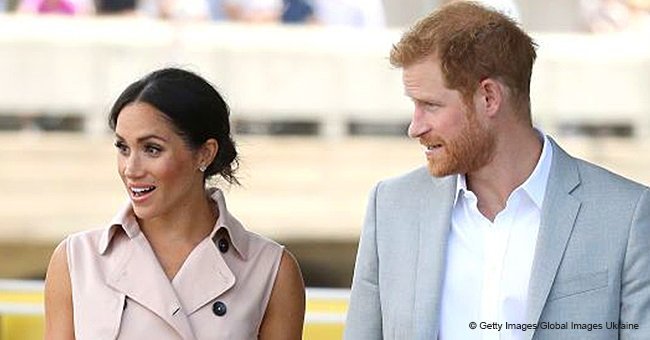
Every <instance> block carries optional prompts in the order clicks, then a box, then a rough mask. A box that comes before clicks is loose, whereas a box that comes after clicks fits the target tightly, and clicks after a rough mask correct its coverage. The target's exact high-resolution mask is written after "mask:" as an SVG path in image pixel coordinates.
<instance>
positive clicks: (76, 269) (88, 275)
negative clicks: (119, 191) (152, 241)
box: [66, 189, 283, 340]
mask: <svg viewBox="0 0 650 340" xmlns="http://www.w3.org/2000/svg"><path fill="white" fill-rule="evenodd" d="M211 197H212V199H213V200H214V201H215V202H216V205H217V207H218V209H219V218H218V220H217V223H216V225H215V227H214V229H213V231H212V233H211V235H210V236H209V237H207V238H206V239H204V240H203V241H202V242H201V243H200V244H198V245H197V246H196V248H194V250H193V251H192V252H191V253H190V255H189V256H188V257H187V259H186V260H185V262H184V263H183V265H182V267H181V268H180V270H179V271H178V273H177V274H176V276H175V277H174V279H173V280H172V281H171V282H170V280H169V279H168V278H167V276H166V275H165V273H164V271H163V269H162V267H161V265H160V264H159V262H158V260H157V258H156V256H155V254H154V252H153V250H152V248H151V246H150V245H149V242H148V241H147V239H146V238H145V236H144V234H143V233H142V232H141V231H140V228H139V226H138V224H137V222H136V219H135V216H134V214H133V210H132V208H131V205H130V204H128V205H127V206H126V207H125V208H124V210H123V211H121V212H120V213H119V214H117V216H116V217H115V218H114V219H113V221H112V222H111V224H110V225H109V226H108V228H105V229H103V230H94V231H87V232H82V233H78V234H74V235H71V236H70V237H69V238H68V239H67V241H66V242H67V245H66V246H67V252H68V266H69V270H70V277H71V282H72V300H73V308H74V309H73V313H74V327H75V337H76V340H104V339H106V340H108V339H111V340H113V339H120V340H122V339H128V340H130V339H133V340H166V339H187V340H190V339H196V340H203V339H215V340H217V339H224V340H225V339H228V340H238V339H256V338H257V336H258V332H259V327H260V323H261V321H262V318H263V317H264V312H265V310H266V306H267V304H268V301H269V297H270V295H271V290H272V288H273V284H274V282H275V277H276V274H277V271H278V267H279V264H280V259H281V257H282V252H283V247H282V246H280V245H278V244H277V243H275V242H273V241H271V240H269V239H266V238H264V237H262V236H259V235H257V234H254V233H251V232H248V231H246V230H245V229H244V228H243V227H242V225H241V223H240V222H239V221H237V219H235V217H233V216H232V215H231V214H230V213H229V212H228V210H227V209H226V203H225V200H224V197H223V194H222V192H221V191H220V190H216V189H214V190H213V191H212V192H211Z"/></svg>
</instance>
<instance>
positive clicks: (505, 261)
mask: <svg viewBox="0 0 650 340" xmlns="http://www.w3.org/2000/svg"><path fill="white" fill-rule="evenodd" d="M539 134H540V139H543V147H542V154H541V156H540V158H539V160H538V162H537V165H536V166H535V169H534V170H533V172H532V173H531V174H530V176H529V177H528V178H527V179H526V181H525V182H524V183H523V184H521V185H520V186H519V187H517V188H516V189H515V190H513V191H512V193H511V194H510V196H509V197H508V200H507V201H506V206H505V208H504V209H503V210H502V211H501V212H499V213H498V214H497V215H496V217H495V218H494V222H491V221H490V220H488V219H487V218H486V217H485V216H483V215H482V214H481V212H480V211H479V210H478V207H477V198H476V195H474V193H473V192H472V191H470V190H468V189H467V185H466V182H465V175H458V180H457V191H456V199H455V204H454V207H453V211H452V217H451V230H450V233H449V239H448V248H447V258H446V269H445V276H444V280H443V286H442V301H441V311H440V333H439V339H440V340H455V339H463V340H471V339H483V340H492V339H499V340H514V339H523V335H524V333H523V332H521V331H519V330H514V329H510V330H506V326H505V323H506V322H508V323H525V322H526V305H527V303H528V281H529V280H530V273H531V267H532V264H533V257H534V254H535V245H536V243H537V232H538V230H539V224H540V214H541V209H542V204H543V203H544V192H545V191H546V184H547V183H548V175H549V171H550V168H551V160H552V158H553V149H552V147H551V144H550V142H549V140H548V138H547V137H546V136H544V135H543V134H542V133H541V132H539ZM470 322H476V324H477V327H476V329H471V328H470V327H469V324H470ZM481 322H485V323H486V324H483V325H482V324H481ZM494 323H497V324H501V325H502V328H501V330H494V329H481V328H483V327H482V326H486V325H488V324H489V325H494ZM497 327H498V326H497Z"/></svg>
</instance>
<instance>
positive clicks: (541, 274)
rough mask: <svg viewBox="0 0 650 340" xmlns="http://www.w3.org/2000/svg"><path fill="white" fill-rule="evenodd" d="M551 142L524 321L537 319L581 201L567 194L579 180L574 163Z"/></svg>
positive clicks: (532, 321)
mask: <svg viewBox="0 0 650 340" xmlns="http://www.w3.org/2000/svg"><path fill="white" fill-rule="evenodd" d="M551 144H552V146H553V161H552V164H551V171H550V175H549V179H548V185H547V188H546V194H545V199H544V206H543V207H542V213H541V222H540V226H539V232H538V235H537V245H536V247H535V257H534V260H533V267H532V271H531V276H530V283H529V285H528V307H527V315H526V319H527V322H528V323H537V322H538V321H539V318H540V316H541V314H542V310H543V309H544V305H545V304H546V299H547V297H548V294H549V292H550V290H551V287H552V285H553V281H554V280H555V275H556V273H557V271H558V268H559V266H560V262H561V260H562V256H563V255H564V251H565V249H566V246H567V243H568V241H569V238H570V236H571V232H572V231H573V226H574V223H575V220H576V217H577V215H578V211H579V210H580V205H581V203H580V201H578V200H577V199H576V198H574V197H573V196H572V195H571V192H572V191H573V190H574V189H575V188H576V187H577V186H578V185H579V184H580V175H579V173H578V169H577V164H576V162H575V160H574V159H572V158H571V157H570V156H569V155H568V154H567V153H566V152H565V151H564V150H562V149H561V148H560V147H559V146H557V144H556V143H555V142H554V141H553V140H551ZM533 335H534V331H533V332H526V337H527V338H528V339H532V337H533Z"/></svg>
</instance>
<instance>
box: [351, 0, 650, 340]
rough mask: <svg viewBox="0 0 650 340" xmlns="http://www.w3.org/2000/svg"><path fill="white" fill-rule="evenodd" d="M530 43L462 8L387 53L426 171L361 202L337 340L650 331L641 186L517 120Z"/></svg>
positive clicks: (634, 335)
mask: <svg viewBox="0 0 650 340" xmlns="http://www.w3.org/2000/svg"><path fill="white" fill-rule="evenodd" d="M534 47H535V45H534V43H533V42H532V40H531V38H530V37H529V36H528V35H527V34H526V33H524V32H523V31H522V30H521V29H520V28H518V27H517V25H516V24H515V23H514V22H513V21H512V20H511V19H509V18H508V17H507V16H505V15H503V14H500V13H498V12H495V11H492V10H488V9H486V8H485V7H482V6H480V5H477V4H473V3H466V2H458V3H452V4H450V5H446V6H444V7H442V8H441V9H439V10H438V11H437V12H435V13H432V14H431V15H429V16H427V17H426V18H424V19H423V20H421V21H420V22H418V23H417V24H416V25H415V26H414V27H412V28H411V29H410V30H409V31H408V32H407V33H406V34H405V35H404V36H403V37H402V39H401V40H400V42H399V43H398V44H397V45H395V46H394V48H393V50H392V52H391V63H392V64H393V65H395V66H397V67H401V68H403V82H404V87H405V92H406V95H407V96H408V97H410V98H411V99H412V100H413V103H414V106H415V109H414V112H413V117H412V121H411V124H410V126H409V136H411V137H412V138H417V139H418V140H419V142H420V143H421V144H422V145H423V146H424V153H425V155H426V158H427V161H428V167H427V168H428V169H427V168H424V167H423V168H420V169H417V170H414V171H412V172H410V173H407V174H405V175H403V176H400V177H396V178H392V179H389V180H386V181H383V182H380V183H379V184H377V186H376V187H375V188H374V190H373V191H372V193H371V195H370V200H369V205H368V211H367V215H366V221H365V225H364V229H363V232H362V235H361V241H360V245H359V251H358V255H357V263H356V268H355V274H354V279H353V283H352V295H351V298H350V307H349V311H348V318H347V324H346V330H345V339H349V340H367V339H399V340H402V339H408V340H411V339H422V340H424V339H428V340H433V339H439V340H449V339H460V340H467V339H538V340H540V339H603V340H604V339H607V340H611V339H650V247H649V245H650V194H649V193H648V188H647V187H645V186H642V185H640V184H637V183H634V182H631V181H629V180H627V179H624V178H622V177H620V176H617V175H615V174H613V173H610V172H608V171H606V170H604V169H602V168H599V167H597V166H595V165H593V164H590V163H587V162H585V161H582V160H578V159H575V158H573V157H571V156H570V155H568V154H567V153H566V152H565V151H564V150H562V149H561V148H560V147H559V146H558V145H557V144H556V143H555V142H554V141H553V140H552V139H551V138H549V137H547V136H544V135H543V134H542V133H541V132H540V131H539V130H536V129H534V128H533V126H532V123H531V113H530V100H529V87H530V76H531V70H532V66H533V62H534V59H535V56H536V54H535V48H534ZM576 90H579V89H576Z"/></svg>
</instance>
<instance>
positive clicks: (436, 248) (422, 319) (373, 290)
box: [344, 142, 650, 340]
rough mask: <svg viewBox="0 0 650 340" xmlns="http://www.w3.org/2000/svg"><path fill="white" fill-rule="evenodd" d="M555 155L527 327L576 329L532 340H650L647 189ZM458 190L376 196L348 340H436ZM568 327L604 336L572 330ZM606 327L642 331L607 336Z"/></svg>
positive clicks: (403, 179)
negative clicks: (560, 325)
mask: <svg viewBox="0 0 650 340" xmlns="http://www.w3.org/2000/svg"><path fill="white" fill-rule="evenodd" d="M552 145H553V148H554V149H553V160H552V165H551V172H550V177H549V181H548V185H547V189H546V194H545V199H544V205H543V207H542V217H541V224H540V227H539V234H538V238H537V245H536V249H535V258H534V261H533V268H532V273H531V278H530V283H529V296H528V306H527V315H526V320H528V321H527V322H528V323H531V324H538V325H540V327H543V326H542V325H543V322H550V323H565V322H568V323H569V325H568V326H569V329H567V330H552V329H542V328H538V329H536V330H532V331H527V332H526V336H527V338H528V339H537V340H541V339H603V340H605V339H607V340H611V339H650V193H649V192H648V191H649V189H648V188H647V187H645V186H642V185H640V184H637V183H634V182H632V181H630V180H627V179H625V178H622V177H620V176H618V175H616V174H613V173H611V172H609V171H607V170H604V169H602V168H600V167H598V166H595V165H593V164H590V163H587V162H585V161H582V160H579V159H575V158H572V157H571V156H569V155H568V154H567V153H566V152H564V150H562V149H561V148H559V147H558V146H557V144H555V142H552ZM455 189H456V180H455V177H454V176H449V177H444V178H434V177H432V176H430V175H429V173H428V172H427V169H426V168H420V169H417V170H415V171H412V172H410V173H408V174H406V175H403V176H400V177H397V178H392V179H389V180H386V181H383V182H380V183H379V184H377V185H376V186H375V188H374V190H373V191H372V193H371V195H370V200H369V203H368V210H367V213H366V221H365V225H364V228H363V231H362V234H361V241H360V244H359V251H358V254H357V262H356V267H355V272H354V279H353V283H352V295H351V298H350V306H349V310H348V316H347V322H346V330H345V336H344V338H345V339H348V340H366V339H396V340H410V339H422V340H424V339H427V340H434V339H436V338H437V336H438V326H439V320H440V317H439V315H438V314H439V309H440V293H441V281H442V279H443V277H444V264H445V260H444V259H445V254H446V244H447V235H448V233H449V227H450V224H451V211H452V204H453V199H454V194H455V192H454V191H455ZM458 303H464V302H463V301H458ZM477 321H479V320H477ZM570 322H574V323H596V324H600V325H601V326H602V328H603V329H596V330H592V331H590V332H588V331H586V330H571V329H570V327H571V325H570ZM607 322H624V323H636V324H638V325H639V329H638V330H634V329H623V330H621V329H608V328H607V325H608V324H607ZM461 340H462V339H461Z"/></svg>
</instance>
